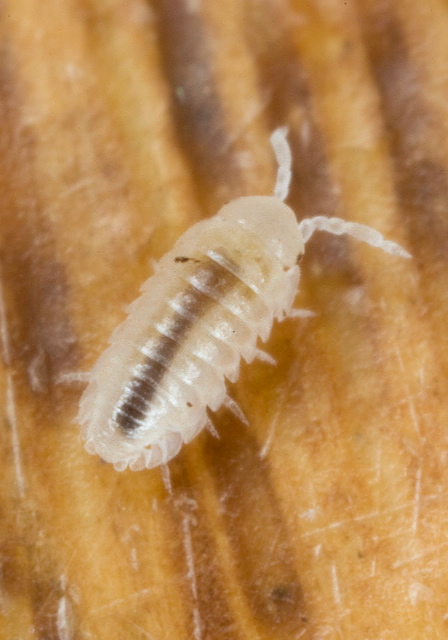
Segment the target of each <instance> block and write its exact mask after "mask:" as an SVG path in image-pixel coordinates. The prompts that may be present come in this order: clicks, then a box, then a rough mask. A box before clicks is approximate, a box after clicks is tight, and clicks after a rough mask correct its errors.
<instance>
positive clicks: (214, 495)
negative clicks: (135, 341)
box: [0, 0, 448, 640]
mask: <svg viewBox="0 0 448 640" xmlns="http://www.w3.org/2000/svg"><path fill="white" fill-rule="evenodd" d="M0 33H1V38H0V110H1V115H0V140H1V155H0V163H1V169H0V180H1V182H0V203H1V206H0V217H1V220H0V236H1V243H0V267H1V274H0V282H1V288H0V344H1V354H2V372H1V378H0V397H1V398H2V402H1V429H0V464H1V491H0V637H1V638H2V639H3V638H4V639H5V640H81V639H92V640H102V639H108V640H115V639H120V640H138V639H141V640H144V639H147V640H187V639H188V640H190V639H194V640H298V639H303V640H311V639H313V640H341V639H344V640H388V639H392V638H393V639H395V638H400V639H406V640H414V639H415V640H417V639H418V640H422V639H424V640H432V639H444V638H447V637H448V532H447V519H448V472H447V462H448V404H447V386H448V385H447V370H448V338H447V330H446V325H447V322H446V318H447V310H448V282H447V265H448V177H447V175H448V174H447V171H448V135H447V134H448V107H447V105H448V4H447V2H446V1H445V0H425V1H424V2H417V1H416V0H347V1H346V2H343V1H342V0H307V1H306V0H277V1H276V0H220V1H217V0H45V1H42V0H3V1H2V2H1V3H0ZM283 124H287V125H288V126H289V128H290V140H291V145H292V150H293V155H294V176H293V186H292V191H291V194H290V198H289V200H288V202H289V203H290V204H291V206H292V207H293V208H294V210H295V211H296V212H297V216H298V218H301V217H303V216H308V215H314V214H326V215H339V216H342V217H344V218H346V219H350V220H357V221H359V222H364V223H367V224H371V225H372V226H374V227H376V228H378V229H380V230H381V231H382V232H383V233H385V234H386V235H387V237H389V238H391V239H393V240H395V241H397V242H400V243H402V244H403V246H404V247H406V248H407V249H408V250H409V251H410V252H411V253H412V255H413V259H412V260H411V261H405V260H400V259H397V258H393V257H391V256H388V255H386V254H384V253H382V252H380V251H376V250H374V249H371V248H369V247H366V246H363V245H360V244H357V243H354V242H349V241H347V240H346V239H341V238H334V237H330V236H324V235H323V234H321V235H320V236H319V237H316V238H315V239H313V241H312V242H310V244H309V246H308V252H307V255H306V259H305V260H304V262H303V283H302V291H301V294H300V296H299V298H298V304H300V306H304V307H308V308H312V309H314V310H315V311H316V312H317V314H318V316H317V317H316V318H315V319H312V320H306V321H291V320H290V321H286V322H284V323H283V324H282V325H277V326H275V328H274V331H273V334H272V338H271V340H270V341H269V343H268V345H267V349H268V350H269V352H270V353H271V354H272V355H273V356H274V357H275V358H277V360H278V366H277V367H274V368H272V367H269V366H268V365H266V364H263V363H259V364H255V365H253V366H251V367H246V366H245V367H243V369H242V373H241V377H240V379H239V381H238V383H237V384H235V385H233V387H232V394H233V395H234V397H235V398H236V399H237V400H238V402H240V404H241V406H242V407H243V409H244V411H245V413H246V415H247V416H248V418H249V421H250V425H249V427H248V428H245V427H244V426H243V425H242V424H240V423H239V422H238V421H237V420H236V419H235V418H233V417H232V415H229V413H228V412H226V411H221V412H219V414H218V415H217V416H216V418H215V423H216V426H217V428H218V429H219V432H220V433H221V439H220V440H214V439H213V438H212V437H211V435H210V434H208V433H203V434H201V436H200V437H198V438H197V439H196V440H195V441H194V442H193V443H192V444H190V445H188V446H187V447H185V448H184V450H183V451H182V452H181V454H180V455H179V456H178V457H177V458H176V459H175V460H174V461H173V462H172V463H171V464H170V472H171V481H172V493H171V494H169V493H168V492H167V490H166V489H165V486H164V484H163V481H162V478H161V474H160V471H159V470H157V469H156V470H151V471H143V472H139V473H132V472H129V471H127V472H125V473H122V474H120V473H117V472H116V471H114V469H113V468H112V467H111V466H109V465H106V464H104V463H102V462H101V460H100V459H99V458H97V457H92V456H89V455H87V454H86V452H85V451H84V448H83V445H82V443H81V440H80V437H79V427H78V425H77V424H76V422H75V421H74V418H75V416H76V412H77V404H78V399H79V396H80V393H81V390H82V388H81V386H79V385H69V384H66V383H64V374H66V373H70V372H74V371H86V370H88V369H89V368H90V367H91V366H92V364H93V362H94V361H95V359H96V358H97V357H98V355H99V354H100V353H101V351H102V350H103V349H104V348H105V345H106V344H107V340H108V336H109V334H110V333H111V331H112V330H113V328H114V327H115V326H116V325H117V324H118V323H119V322H121V321H122V320H123V318H124V309H125V306H126V304H127V303H129V302H131V301H132V300H133V299H134V298H135V297H136V295H137V292H138V289H139V286H140V284H141V283H142V282H143V281H144V280H145V279H146V278H147V277H148V276H149V275H150V273H151V270H152V266H151V259H154V258H155V259H157V258H159V257H160V256H161V255H162V254H163V253H164V252H165V251H166V250H167V249H168V248H169V247H170V246H171V245H172V243H173V241H174V240H175V239H176V238H177V237H178V235H179V234H180V233H181V232H182V231H183V230H185V229H186V228H187V227H188V226H189V225H190V224H191V223H193V222H194V221H196V220H198V219H200V218H201V217H202V216H208V215H212V214H213V213H214V212H215V211H216V210H217V209H218V208H219V207H220V206H221V205H222V204H223V203H225V202H227V201H228V200H230V199H232V198H234V197H236V196H239V195H242V194H254V193H261V194H264V193H270V192H271V190H272V187H273V182H274V176H275V161H274V158H273V154H272V150H271V148H270V145H269V134H270V133H271V132H272V130H273V129H274V128H275V127H276V126H278V125H283Z"/></svg>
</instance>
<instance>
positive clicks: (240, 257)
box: [78, 128, 409, 471]
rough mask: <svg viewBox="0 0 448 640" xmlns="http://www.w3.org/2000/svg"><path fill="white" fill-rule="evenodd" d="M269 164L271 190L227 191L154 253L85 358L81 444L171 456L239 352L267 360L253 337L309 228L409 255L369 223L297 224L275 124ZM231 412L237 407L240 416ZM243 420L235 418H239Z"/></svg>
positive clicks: (291, 274) (125, 457) (294, 273)
mask: <svg viewBox="0 0 448 640" xmlns="http://www.w3.org/2000/svg"><path fill="white" fill-rule="evenodd" d="M271 141H272V145H273V148H274V151H275V154H276V157H277V160H278V164H279V169H278V175H277V182H276V186H275V190H274V196H250V197H242V198H238V199H236V200H233V201H232V202H230V203H229V204H227V205H225V206H224V207H222V209H221V210H220V211H219V212H218V213H217V214H216V215H215V216H214V217H212V218H209V219H206V220H203V221H201V222H198V223H197V224H195V225H194V226H193V227H191V228H190V229H189V230H188V231H186V232H185V233H184V234H183V235H182V236H181V237H180V238H179V240H178V241H177V242H176V244H175V245H174V247H173V249H172V250H171V251H169V252H168V253H167V254H166V255H165V256H164V257H163V258H162V259H161V260H160V262H159V264H158V268H157V270H156V272H155V273H154V275H152V276H151V277H150V278H149V279H148V280H147V281H146V282H145V283H144V284H143V286H142V288H141V291H142V294H141V296H140V297H139V298H138V299H137V300H135V302H133V303H132V304H131V305H130V306H129V308H128V317H127V319H126V320H125V321H124V322H123V323H122V324H121V325H120V326H119V327H118V328H117V329H116V330H115V331H114V333H113V334H112V336H111V339H110V346H109V347H108V349H106V351H105V352H104V353H103V354H102V355H101V357H100V358H99V360H98V361H97V363H96V364H95V366H94V368H93V370H92V373H91V378H90V383H89V385H88V387H87V388H86V390H85V391H84V393H83V395H82V398H81V402H80V410H79V416H78V419H79V421H80V422H81V423H82V424H83V425H84V426H83V435H84V438H85V439H86V449H87V451H89V453H97V454H99V455H100V456H101V457H102V458H103V459H104V460H106V461H108V462H112V463H113V464H114V467H115V468H116V469H117V470H119V471H122V470H123V469H126V467H128V466H129V467H130V468H131V469H133V470H139V469H143V468H145V467H147V468H150V467H154V466H157V465H159V464H164V463H166V462H167V461H169V460H170V459H171V458H173V457H174V456H175V455H176V454H177V453H178V451H179V449H180V448H181V446H182V444H183V443H187V442H189V441H190V440H192V438H194V437H195V436H196V435H197V434H198V433H199V432H200V431H201V430H202V429H203V428H204V427H206V426H208V427H209V428H210V429H211V430H213V426H212V425H211V422H210V419H209V416H208V413H207V411H208V410H211V411H216V410H217V409H218V408H219V407H220V406H221V405H222V404H223V403H225V404H227V406H228V407H229V408H230V409H232V410H233V411H234V412H235V413H237V414H238V413H239V409H238V407H237V405H236V404H235V403H234V402H233V401H232V400H231V399H230V398H229V397H228V395H227V391H226V379H227V380H230V381H232V382H233V381H235V380H236V379H237V378H238V374H239V366H240V360H241V358H244V360H246V361H247V362H251V361H253V360H254V359H255V358H256V357H261V358H264V359H269V356H268V355H267V354H264V353H263V352H262V351H260V349H258V347H257V340H258V338H261V340H262V341H266V340H267V338H268V337H269V335H270V332H271V328H272V324H273V321H274V320H275V319H276V320H279V321H282V320H284V319H285V318H287V317H291V316H300V315H302V316H303V315H304V313H303V312H301V311H300V310H294V309H292V305H293V302H294V298H295V296H296V293H297V290H298V284H299V276H300V269H299V266H298V262H299V260H300V258H301V257H302V256H303V253H304V246H305V243H306V242H307V241H308V240H309V238H310V237H311V235H312V234H313V232H314V231H317V230H323V231H328V232H330V233H333V234H343V233H345V234H349V235H351V236H353V237H355V238H357V239H359V240H362V241H364V242H367V243H368V244H370V245H372V246H375V247H379V248H381V249H383V250H384V251H387V252H388V253H391V254H394V255H397V256H401V257H409V254H407V252H406V251H404V250H403V249H402V248H401V247H400V246H399V245H397V244H395V243H393V242H389V241H387V240H385V239H384V238H383V236H382V235H381V234H380V233H379V232H378V231H376V230H374V229H372V228H370V227H367V226H364V225H361V224H357V223H353V222H346V221H344V220H341V219H339V218H326V217H324V216H316V217H314V218H308V219H305V220H303V221H302V222H300V223H299V224H298V223H297V220H296V217H295V214H294V213H293V211H292V210H291V209H290V208H289V207H288V206H287V205H286V204H284V202H283V200H284V199H285V198H286V196H287V193H288V189H289V182H290V175H291V171H290V169H291V154H290V150H289V146H288V143H287V141H286V129H284V128H282V129H277V130H276V131H275V132H274V133H273V135H272V137H271ZM240 417H243V416H242V415H241V414H240ZM243 419H244V417H243Z"/></svg>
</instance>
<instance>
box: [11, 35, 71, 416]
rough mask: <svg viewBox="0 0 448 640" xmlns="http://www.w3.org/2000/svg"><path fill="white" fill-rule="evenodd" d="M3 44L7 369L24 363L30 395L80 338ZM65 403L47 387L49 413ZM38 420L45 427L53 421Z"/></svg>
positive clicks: (33, 138) (32, 139) (66, 363)
mask: <svg viewBox="0 0 448 640" xmlns="http://www.w3.org/2000/svg"><path fill="white" fill-rule="evenodd" d="M15 64H16V63H15V60H14V58H13V54H12V53H11V52H10V50H9V48H8V42H7V41H5V39H4V40H3V44H2V47H1V50H0V121H1V122H2V127H1V130H0V201H1V207H0V226H1V231H2V247H1V254H0V263H1V264H0V266H1V278H2V282H3V287H4V296H5V308H6V315H7V318H6V320H7V323H8V330H9V334H10V338H11V340H10V354H9V356H10V359H11V362H7V363H6V364H10V365H12V366H17V365H18V364H20V365H21V367H22V368H23V371H24V376H23V380H24V381H25V382H26V383H28V384H29V385H30V387H31V390H32V391H33V392H34V393H40V394H42V398H41V402H40V406H41V407H42V402H44V401H45V392H47V391H48V390H49V389H50V387H51V382H52V380H55V379H57V378H58V377H59V376H60V375H61V373H64V372H66V371H67V370H68V371H74V370H76V369H77V367H78V363H79V355H80V354H79V350H78V347H77V339H76V335H75V333H74V330H73V326H72V324H71V321H70V317H69V313H68V302H67V301H68V297H69V293H70V292H69V289H68V285H67V280H66V275H65V269H64V266H63V265H62V263H61V262H60V261H59V260H58V259H57V252H56V247H55V237H54V232H53V229H52V226H51V224H50V222H49V220H48V217H47V216H46V215H45V206H46V205H45V204H44V203H42V201H41V194H40V192H39V185H38V183H37V181H36V179H35V173H36V172H37V173H38V171H37V170H36V167H35V165H36V163H37V159H36V151H35V149H36V145H37V133H36V131H35V130H34V129H33V128H32V126H30V125H28V124H27V123H25V122H23V121H22V117H23V101H24V100H25V93H23V92H25V89H24V88H22V87H19V86H18V85H17V77H20V72H19V71H18V70H17V69H16V68H15ZM59 395H60V397H61V404H64V403H65V402H66V397H64V394H63V391H61V390H59V389H56V388H55V387H54V386H53V388H52V397H51V398H49V397H48V398H49V402H48V405H49V413H50V416H51V418H53V417H54V413H55V410H56V411H57V410H58V409H59V404H60V403H59V397H58V396H59ZM51 418H50V420H48V421H47V420H42V424H45V423H51Z"/></svg>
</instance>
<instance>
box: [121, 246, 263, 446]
mask: <svg viewBox="0 0 448 640" xmlns="http://www.w3.org/2000/svg"><path fill="white" fill-rule="evenodd" d="M225 260H226V261H228V259H225ZM229 265H231V267H232V269H233V271H235V272H237V271H238V267H237V266H236V265H235V264H234V263H233V262H229ZM191 277H192V278H194V279H195V283H193V284H192V283H188V286H187V288H186V289H185V292H184V293H183V294H181V296H180V299H179V300H178V304H179V311H174V310H171V309H170V307H168V302H169V301H167V309H169V313H170V314H171V315H170V316H167V317H168V319H169V321H168V322H166V323H165V321H164V320H162V321H161V322H160V323H159V327H160V325H161V324H163V325H164V326H163V327H160V328H157V327H156V329H157V331H158V332H159V334H160V338H159V341H158V344H157V347H156V348H155V349H154V351H153V353H152V354H151V355H150V356H149V355H148V356H145V359H144V361H143V362H142V364H141V365H140V366H139V368H138V370H137V373H136V375H135V376H134V378H133V379H132V380H131V382H130V383H129V384H128V385H127V390H126V392H125V393H124V394H123V396H122V398H121V400H120V401H119V403H118V406H117V409H116V411H115V415H114V421H115V423H116V424H117V425H118V427H119V428H120V429H121V430H122V431H124V432H125V433H126V434H130V433H132V432H133V431H134V430H135V429H138V427H139V426H141V422H142V421H143V420H144V418H145V415H146V414H147V412H148V410H149V408H150V404H151V402H152V400H153V399H154V396H155V394H156V393H157V391H158V389H159V386H160V382H161V381H162V379H163V377H164V375H165V373H166V372H167V371H168V369H169V367H170V364H171V363H172V361H173V359H174V357H175V355H176V353H177V351H178V350H179V349H180V347H181V346H182V343H183V340H184V339H185V337H186V336H187V334H188V332H189V330H190V329H191V328H192V327H193V324H194V322H195V321H196V320H197V319H198V318H200V317H201V316H203V315H204V314H205V313H206V311H207V309H208V308H209V307H210V306H211V305H212V304H213V303H214V302H215V301H217V300H221V299H222V298H223V297H224V296H225V294H226V293H228V292H229V291H230V290H231V289H233V288H234V287H235V286H237V285H240V286H241V285H242V286H244V287H247V285H244V283H243V282H242V281H241V280H240V279H239V278H238V276H237V275H235V273H232V272H231V271H229V270H228V269H226V268H225V267H223V266H222V265H220V264H218V263H217V262H215V261H214V260H212V259H210V258H208V257H206V258H205V259H204V260H203V261H201V263H200V266H199V267H198V269H197V271H196V272H194V273H193V274H192V276H191ZM198 287H199V288H198ZM200 289H203V290H204V291H201V290H200ZM247 289H248V291H251V293H252V295H254V293H253V292H252V290H251V289H249V287H247ZM162 331H163V333H162ZM129 390H130V393H129ZM126 396H127V397H126Z"/></svg>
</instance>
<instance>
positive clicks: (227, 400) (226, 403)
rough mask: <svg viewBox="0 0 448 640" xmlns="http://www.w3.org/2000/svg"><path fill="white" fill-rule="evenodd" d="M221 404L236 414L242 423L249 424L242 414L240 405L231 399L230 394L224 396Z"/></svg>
mask: <svg viewBox="0 0 448 640" xmlns="http://www.w3.org/2000/svg"><path fill="white" fill-rule="evenodd" d="M223 405H224V406H225V407H226V409H228V410H229V411H231V412H232V413H233V415H234V416H236V417H237V418H238V419H239V420H241V422H242V423H243V424H245V425H248V424H249V421H248V419H247V418H246V416H245V415H244V413H243V411H242V409H241V407H240V406H239V405H238V404H237V403H236V402H235V400H233V398H231V397H230V396H226V397H225V398H224V401H223Z"/></svg>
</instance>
